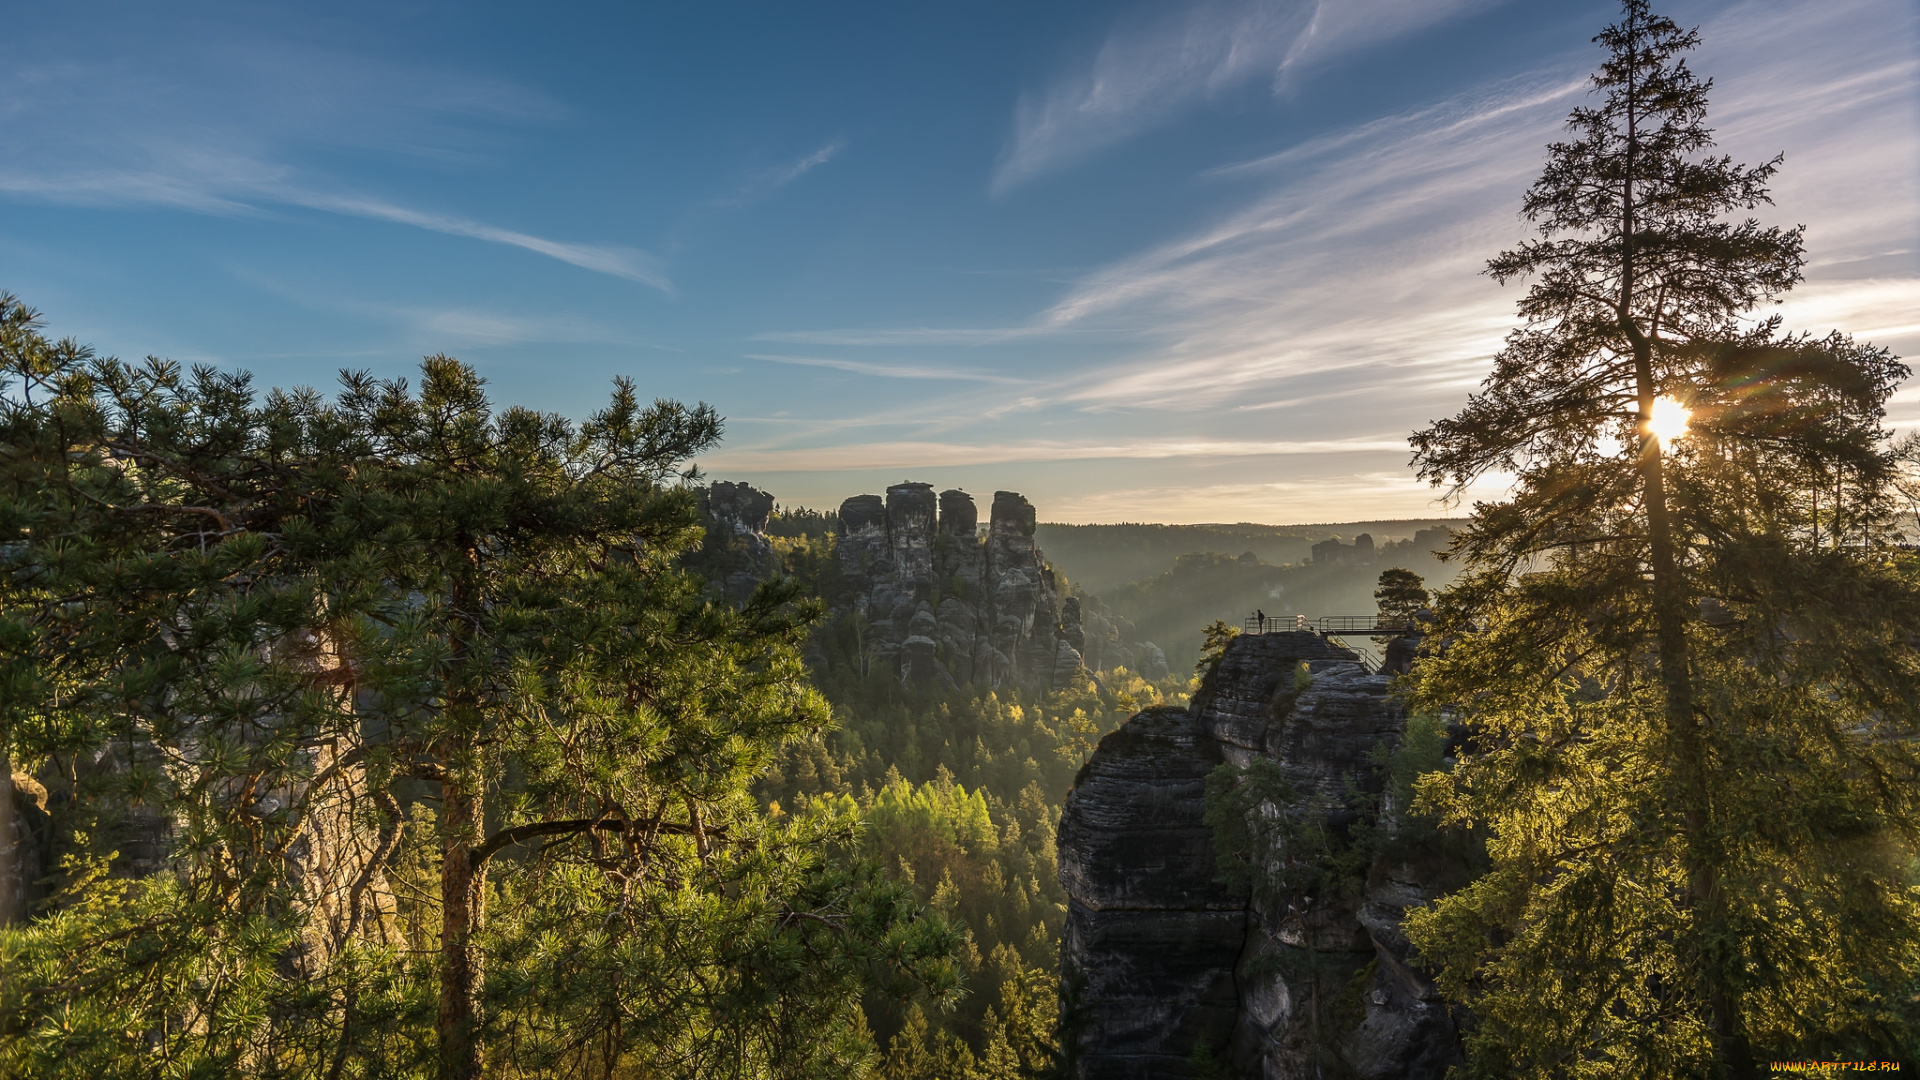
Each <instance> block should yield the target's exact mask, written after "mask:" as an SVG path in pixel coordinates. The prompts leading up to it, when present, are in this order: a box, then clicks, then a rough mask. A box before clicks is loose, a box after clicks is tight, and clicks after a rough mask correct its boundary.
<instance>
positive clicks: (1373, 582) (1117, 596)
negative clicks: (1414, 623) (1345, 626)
mask: <svg viewBox="0 0 1920 1080" xmlns="http://www.w3.org/2000/svg"><path fill="white" fill-rule="evenodd" d="M1362 531H1364V530H1362ZM1047 554H1048V556H1049V558H1051V557H1052V554H1053V553H1052V552H1051V551H1049V552H1048V553H1047ZM1396 566H1397V567H1403V568H1405V569H1408V570H1412V571H1413V572H1414V573H1416V574H1419V575H1420V576H1421V577H1422V578H1424V579H1425V580H1426V583H1427V587H1428V588H1435V587H1438V586H1441V585H1444V584H1446V583H1447V582H1449V581H1451V580H1452V579H1453V575H1454V573H1455V572H1456V571H1455V567H1454V566H1452V565H1449V564H1445V563H1441V562H1440V561H1438V560H1437V559H1434V558H1433V557H1432V556H1431V555H1428V554H1427V553H1425V552H1422V551H1416V550H1414V545H1413V544H1412V543H1411V542H1407V541H1401V542H1398V543H1389V544H1385V545H1381V546H1379V547H1377V548H1376V549H1375V553H1374V557H1373V559H1372V560H1371V561H1367V562H1346V561H1342V562H1320V563H1298V562H1296V563H1293V564H1291V565H1285V566H1276V565H1273V564H1272V563H1269V562H1266V561H1265V560H1262V559H1259V558H1258V557H1255V558H1253V559H1248V558H1246V556H1244V555H1239V556H1235V555H1228V554H1224V553H1221V552H1188V553H1185V554H1182V555H1180V556H1178V557H1176V558H1175V559H1174V562H1173V565H1172V566H1171V567H1169V568H1168V569H1167V570H1165V571H1164V572H1162V573H1159V574H1155V575H1153V576H1152V577H1149V578H1145V579H1143V580H1140V581H1135V582H1133V583H1131V584H1128V585H1122V586H1120V587H1118V588H1114V589H1107V590H1103V591H1101V592H1100V593H1099V594H1098V595H1099V596H1100V598H1101V599H1102V600H1103V601H1105V602H1106V604H1107V606H1108V608H1109V609H1111V611H1112V612H1113V614H1114V615H1116V616H1119V617H1120V618H1122V619H1125V620H1127V622H1129V623H1131V627H1130V630H1131V632H1132V633H1133V634H1134V635H1135V636H1136V637H1137V638H1138V639H1139V640H1142V641H1152V642H1154V643H1155V644H1157V645H1159V646H1160V648H1161V649H1162V650H1163V651H1164V652H1165V653H1166V656H1167V663H1168V664H1169V666H1171V667H1172V668H1173V669H1174V670H1176V671H1178V670H1185V669H1191V668H1192V666H1193V664H1194V662H1195V661H1196V660H1198V659H1199V657H1200V645H1201V633H1202V630H1203V629H1204V628H1205V627H1206V625H1207V624H1208V623H1210V622H1212V621H1213V620H1215V619H1224V620H1226V621H1227V622H1228V623H1229V624H1231V625H1234V626H1239V625H1240V624H1241V620H1243V619H1245V618H1246V617H1247V616H1249V615H1251V614H1253V613H1254V612H1255V611H1256V610H1259V611H1264V612H1265V613H1266V614H1267V616H1268V617H1269V618H1273V619H1277V620H1279V621H1280V622H1282V623H1283V624H1284V623H1290V622H1292V620H1293V617H1294V616H1296V615H1305V616H1307V617H1308V618H1310V619H1311V618H1318V617H1320V616H1322V615H1371V614H1373V613H1374V611H1375V610H1376V608H1377V605H1375V603H1374V600H1373V590H1374V589H1375V587H1376V586H1377V585H1378V583H1379V579H1380V571H1382V570H1385V569H1387V568H1389V567H1396ZM1090 591H1091V590H1090ZM1351 644H1363V643H1361V642H1353V643H1351Z"/></svg>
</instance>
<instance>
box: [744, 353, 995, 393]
mask: <svg viewBox="0 0 1920 1080" xmlns="http://www.w3.org/2000/svg"><path fill="white" fill-rule="evenodd" d="M745 355H746V358H747V359H749V360H761V361H765V362H766V363H769V364H790V365H793V366H794V367H813V368H829V369H831V370H834V371H848V372H852V373H854V374H856V375H874V376H878V377H880V378H885V379H937V380H943V381H955V382H983V383H1002V384H1007V385H1019V384H1025V383H1028V382H1030V381H1031V380H1027V379H1016V378H1012V377H1011V376H1007V375H998V374H995V373H993V372H990V371H976V370H974V369H971V368H956V367H944V366H937V365H925V364H875V363H870V362H867V361H864V360H844V359H840V358H837V357H825V356H783V355H779V354H776V353H747V354H745Z"/></svg>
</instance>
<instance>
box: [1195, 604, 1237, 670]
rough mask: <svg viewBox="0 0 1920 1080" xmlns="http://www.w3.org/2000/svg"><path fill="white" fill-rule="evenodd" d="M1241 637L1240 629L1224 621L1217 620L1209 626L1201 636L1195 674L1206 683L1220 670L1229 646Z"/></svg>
mask: <svg viewBox="0 0 1920 1080" xmlns="http://www.w3.org/2000/svg"><path fill="white" fill-rule="evenodd" d="M1239 636H1240V628H1239V627H1237V626H1232V625H1229V624H1228V623H1227V622H1226V620H1224V619H1215V620H1213V621H1212V622H1210V623H1208V624H1207V627H1206V629H1205V630H1203V631H1201V634H1200V641H1201V644H1200V659H1199V660H1198V661H1197V662H1196V663H1195V664H1194V665H1193V674H1194V676H1195V677H1196V678H1198V679H1200V680H1201V681H1203V682H1204V681H1205V680H1206V679H1207V678H1208V677H1209V676H1211V675H1212V674H1213V673H1214V672H1215V671H1218V670H1219V669H1220V661H1221V659H1222V658H1224V657H1225V656H1226V655H1227V646H1228V645H1230V644H1232V643H1233V639H1234V638H1237V637H1239Z"/></svg>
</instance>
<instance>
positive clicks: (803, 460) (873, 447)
mask: <svg viewBox="0 0 1920 1080" xmlns="http://www.w3.org/2000/svg"><path fill="white" fill-rule="evenodd" d="M1405 448H1406V441H1405V440H1404V439H1402V438H1400V437H1399V436H1398V435H1395V434H1392V433H1387V434H1383V435H1376V436H1371V437H1364V438H1348V439H1310V440H1285V439H1270V440H1259V439H1206V438H1187V439H1141V440H1137V441H1133V442H1078V441H1069V440H1061V441H1043V440H1009V441H1006V442H992V443H952V442H933V441H926V442H921V441H910V440H909V441H895V442H871V443H849V444H840V445H834V446H819V447H804V446H802V447H795V446H780V447H771V448H764V449H762V448H754V447H742V448H739V449H731V450H725V449H723V450H721V451H719V452H717V453H715V454H713V455H711V456H709V457H707V458H703V459H702V460H701V465H702V467H703V468H706V469H708V470H709V471H711V470H713V469H735V470H753V471H757V472H812V471H817V470H823V469H854V468H870V467H872V466H874V465H876V464H884V465H886V466H888V467H890V468H935V467H938V468H950V467H953V466H957V465H1004V464H1011V463H1016V462H1061V461H1095V460H1159V459H1167V458H1203V459H1204V458H1224V457H1270V456H1283V457H1285V456H1298V455H1322V454H1357V453H1379V452H1381V451H1386V452H1393V453H1397V452H1399V451H1401V450H1404V449H1405Z"/></svg>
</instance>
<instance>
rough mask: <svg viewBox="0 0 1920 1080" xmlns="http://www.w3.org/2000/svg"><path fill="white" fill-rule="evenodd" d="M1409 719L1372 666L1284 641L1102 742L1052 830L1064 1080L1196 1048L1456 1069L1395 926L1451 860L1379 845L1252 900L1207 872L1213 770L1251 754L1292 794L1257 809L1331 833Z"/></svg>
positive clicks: (1295, 639) (1276, 1063)
mask: <svg viewBox="0 0 1920 1080" xmlns="http://www.w3.org/2000/svg"><path fill="white" fill-rule="evenodd" d="M1303 664H1304V665H1305V666H1306V668H1307V670H1308V672H1309V673H1310V674H1311V676H1312V678H1311V682H1310V683H1308V684H1307V685H1305V686H1304V687H1302V686H1301V685H1300V682H1298V681H1297V680H1296V676H1295V671H1296V669H1297V668H1298V667H1299V666H1300V665H1303ZM1404 726H1405V717H1404V715H1403V714H1402V712H1401V710H1400V709H1399V707H1398V705H1397V704H1396V703H1395V702H1394V701H1393V699H1392V698H1391V697H1389V695H1388V693H1387V678H1386V676H1384V675H1373V674H1369V673H1367V672H1366V671H1365V670H1364V669H1363V668H1362V667H1361V665H1360V664H1359V663H1358V661H1357V658H1356V657H1355V656H1354V655H1353V654H1352V653H1350V652H1348V651H1347V650H1345V649H1342V648H1339V647H1337V646H1333V645H1330V644H1328V643H1327V642H1326V641H1325V640H1324V639H1322V638H1320V637H1319V636H1317V635H1315V634H1311V633H1291V632H1290V633H1277V634H1267V635H1261V636H1252V637H1241V638H1238V639H1235V640H1234V641H1233V642H1232V643H1231V645H1229V647H1228V648H1227V650H1226V653H1225V655H1224V656H1223V657H1222V658H1221V662H1220V665H1219V667H1218V668H1217V669H1216V671H1215V672H1214V674H1213V675H1212V676H1211V677H1210V678H1209V679H1208V680H1207V683H1206V685H1205V686H1204V687H1203V688H1202V690H1201V692H1200V693H1199V694H1198V695H1197V696H1196V698H1195V700H1194V703H1193V705H1192V707H1191V708H1190V709H1187V710H1170V709H1153V710H1148V711H1146V712H1143V713H1140V714H1139V715H1137V716H1135V717H1134V718H1133V719H1132V720H1130V721H1128V722H1127V724H1126V725H1124V726H1123V727H1121V728H1120V729H1119V730H1118V731H1116V732H1114V733H1113V734H1111V735H1109V736H1107V738H1106V739H1104V740H1102V741H1101V743H1100V746H1099V749H1098V750H1097V751H1096V752H1095V753H1094V755H1093V757H1092V759H1091V760H1090V761H1089V762H1088V763H1087V766H1086V768H1085V769H1084V770H1083V771H1082V773H1081V776H1080V780H1079V782H1078V783H1077V784H1076V785H1075V788H1074V790H1073V792H1072V794H1070V795H1069V796H1068V799H1067V805H1066V809H1065V812H1064V814H1063V816H1062V818H1061V824H1060V835H1059V850H1060V867H1061V870H1060V875H1061V881H1062V883H1063V884H1064V885H1065V886H1066V889H1067V892H1068V894H1069V897H1070V900H1069V907H1068V915H1067V925H1066V931H1065V936H1064V941H1063V944H1062V950H1061V974H1062V983H1063V986H1064V988H1065V989H1064V993H1065V995H1066V1003H1067V1006H1068V1009H1069V1013H1068V1027H1069V1032H1070V1045H1069V1047H1068V1050H1069V1053H1070V1055H1071V1057H1072V1059H1073V1063H1074V1074H1075V1075H1076V1076H1077V1077H1081V1078H1084V1080H1108V1078H1113V1080H1118V1078H1134V1077H1148V1076H1154V1077H1183V1076H1199V1075H1201V1074H1202V1068H1201V1061H1202V1059H1203V1058H1205V1057H1211V1059H1212V1060H1213V1061H1214V1062H1215V1063H1216V1066H1215V1067H1216V1068H1217V1067H1219V1066H1225V1067H1227V1068H1228V1069H1229V1071H1230V1072H1231V1073H1232V1074H1233V1075H1236V1076H1244V1077H1260V1078H1264V1080H1282V1078H1285V1080H1294V1078H1300V1080H1306V1078H1318V1077H1322V1076H1343V1075H1344V1076H1353V1077H1363V1078H1368V1080H1376V1078H1377V1080H1385V1078H1388V1077H1394V1078H1402V1077H1404V1078H1419V1080H1424V1078H1428V1077H1432V1078H1434V1080H1439V1078H1440V1077H1441V1076H1443V1075H1444V1073H1445V1071H1446V1068H1447V1066H1448V1065H1450V1064H1452V1063H1454V1062H1455V1061H1457V1060H1459V1057H1458V1039H1457V1036H1456V1032H1455V1029H1454V1024H1453V1020H1452V1017H1451V1016H1450V1014H1449V1012H1448V1010H1447V1008H1446V1007H1445V1006H1444V1005H1443V1004H1441V1003H1440V1001H1439V1000H1438V998H1437V996H1436V994H1435V992H1434V989H1433V986H1432V984H1431V983H1430V982H1429V981H1428V980H1426V979H1425V978H1424V977H1423V976H1421V975H1420V974H1419V973H1418V971H1417V969H1416V968H1415V967H1414V966H1413V965H1412V964H1411V963H1410V960H1409V951H1410V950H1409V946H1408V943H1407V940H1406V937H1405V936H1404V935H1403V934H1402V933H1401V932H1400V923H1401V921H1402V919H1403V918H1404V917H1405V913H1406V911H1407V910H1408V909H1409V908H1411V907H1416V906H1419V905H1421V904H1424V903H1426V902H1428V901H1430V900H1431V899H1433V898H1434V897H1435V896H1437V895H1439V894H1440V893H1441V892H1443V891H1446V890H1448V889H1451V888H1454V887H1456V886H1457V885H1458V884H1459V883H1460V881H1461V880H1462V879H1463V877H1464V873H1465V867H1464V865H1463V864H1462V863H1461V862H1460V860H1458V859H1456V858H1453V857H1451V856H1449V855H1447V854H1446V853H1443V852H1438V851H1436V852H1414V853H1407V852H1402V851H1399V850H1398V849H1397V848H1389V849H1387V850H1388V851H1390V852H1392V853H1391V854H1383V855H1381V856H1379V857H1377V858H1375V859H1374V861H1373V865H1371V866H1370V867H1367V868H1366V870H1365V880H1364V882H1363V883H1360V884H1359V885H1358V887H1356V888H1351V889H1345V890H1340V889H1331V888H1329V889H1325V890H1322V891H1320V892H1318V893H1315V894H1307V895H1300V894H1295V895H1291V896H1284V897H1282V898H1280V899H1276V900H1261V899H1258V898H1257V897H1258V896H1259V895H1260V894H1259V892H1258V891H1256V892H1255V894H1254V897H1249V896H1248V895H1246V894H1245V893H1236V892H1234V891H1232V890H1230V889H1228V888H1227V886H1225V885H1224V884H1222V883H1221V882H1220V881H1219V880H1218V877H1217V873H1218V872H1217V870H1216V863H1215V855H1214V850H1213V842H1212V834H1211V831H1210V830H1209V829H1208V828H1207V827H1206V825H1205V823H1204V821H1203V820H1202V818H1203V815H1204V812H1205V797H1204V784H1205V777H1206V775H1207V773H1208V772H1210V771H1211V770H1212V769H1213V768H1215V767H1217V766H1218V765H1219V764H1220V763H1222V762H1229V763H1232V764H1235V765H1239V766H1243V767H1244V766H1245V765H1247V764H1249V763H1251V762H1253V761H1254V760H1255V759H1265V760H1267V761H1271V762H1274V763H1276V764H1277V765H1278V767H1279V769H1278V771H1279V773H1280V775H1282V776H1283V777H1284V778H1285V781H1286V783H1287V785H1288V786H1289V787H1290V788H1291V789H1292V791H1293V792H1294V793H1295V798H1296V800H1297V804H1296V805H1293V806H1288V807H1266V808H1263V810H1265V811H1266V812H1269V813H1285V814H1291V815H1301V816H1308V815H1312V816H1317V817H1318V818H1319V819H1320V820H1322V821H1324V822H1325V823H1326V825H1327V827H1328V829H1329V831H1330V832H1333V833H1335V834H1339V833H1341V832H1343V831H1344V830H1346V829H1347V828H1348V827H1349V826H1351V825H1352V824H1353V822H1354V819H1355V818H1356V817H1357V816H1358V813H1357V811H1355V810H1354V809H1353V799H1352V792H1353V790H1354V789H1355V788H1356V787H1357V788H1360V789H1365V788H1367V787H1368V786H1369V785H1373V786H1375V788H1376V789H1377V782H1376V781H1375V779H1374V774H1375V771H1376V770H1375V768H1374V763H1373V761H1372V759H1371V758H1370V757H1369V755H1370V754H1371V753H1372V752H1373V751H1374V750H1375V748H1376V747H1381V746H1383V745H1384V746H1387V747H1392V746H1394V745H1396V744H1397V742H1398V740H1399V738H1400V735H1401V732H1402V731H1403V730H1404Z"/></svg>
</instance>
